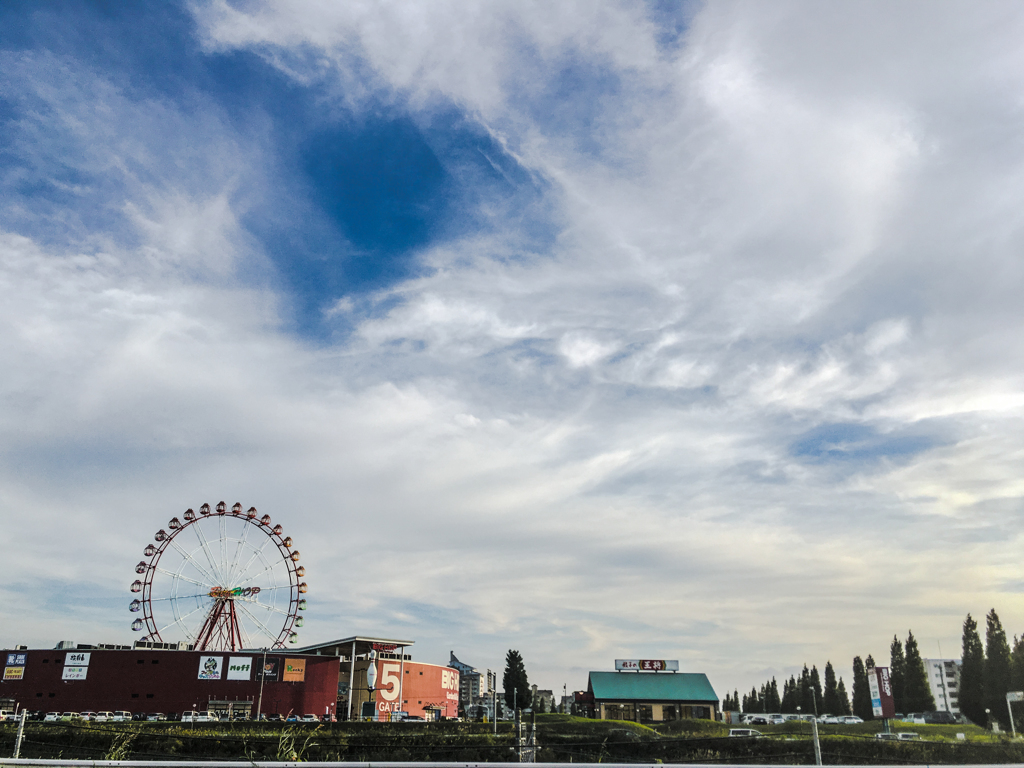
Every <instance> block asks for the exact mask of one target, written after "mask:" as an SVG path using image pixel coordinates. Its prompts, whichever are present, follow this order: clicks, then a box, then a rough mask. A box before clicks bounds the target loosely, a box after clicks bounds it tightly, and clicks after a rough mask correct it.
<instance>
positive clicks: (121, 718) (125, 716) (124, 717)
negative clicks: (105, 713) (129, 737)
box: [110, 709, 132, 723]
mask: <svg viewBox="0 0 1024 768" xmlns="http://www.w3.org/2000/svg"><path fill="white" fill-rule="evenodd" d="M131 721H132V713H131V712H126V711H125V710H123V709H119V710H118V711H117V712H115V713H114V715H113V717H111V718H110V722H112V723H130V722H131Z"/></svg>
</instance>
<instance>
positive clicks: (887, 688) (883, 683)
mask: <svg viewBox="0 0 1024 768" xmlns="http://www.w3.org/2000/svg"><path fill="white" fill-rule="evenodd" d="M868 688H869V689H870V690H871V712H872V714H874V716H875V717H882V718H890V717H894V716H895V715H896V702H895V700H894V699H893V697H892V680H890V678H889V668H888V667H874V668H872V669H869V670H868Z"/></svg>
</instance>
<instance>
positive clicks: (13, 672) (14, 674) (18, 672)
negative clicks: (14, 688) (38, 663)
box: [4, 667, 25, 680]
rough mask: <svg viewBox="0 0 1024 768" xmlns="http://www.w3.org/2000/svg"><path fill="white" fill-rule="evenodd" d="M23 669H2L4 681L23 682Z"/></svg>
mask: <svg viewBox="0 0 1024 768" xmlns="http://www.w3.org/2000/svg"><path fill="white" fill-rule="evenodd" d="M24 679H25V668H24V667H4V680H24Z"/></svg>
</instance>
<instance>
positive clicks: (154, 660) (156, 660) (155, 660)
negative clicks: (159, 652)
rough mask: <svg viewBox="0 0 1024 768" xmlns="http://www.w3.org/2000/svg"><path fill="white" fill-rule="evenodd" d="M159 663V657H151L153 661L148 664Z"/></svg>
mask: <svg viewBox="0 0 1024 768" xmlns="http://www.w3.org/2000/svg"><path fill="white" fill-rule="evenodd" d="M159 663H160V659H153V661H151V662H150V664H159Z"/></svg>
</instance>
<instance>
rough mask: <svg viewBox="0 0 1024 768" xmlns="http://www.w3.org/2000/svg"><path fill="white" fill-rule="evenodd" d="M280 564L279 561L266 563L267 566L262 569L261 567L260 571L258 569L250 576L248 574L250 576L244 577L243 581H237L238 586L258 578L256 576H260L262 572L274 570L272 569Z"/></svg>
mask: <svg viewBox="0 0 1024 768" xmlns="http://www.w3.org/2000/svg"><path fill="white" fill-rule="evenodd" d="M280 564H281V563H279V562H277V563H271V564H270V565H268V566H267V567H266V568H264V569H263V570H262V571H260V572H259V573H254V574H253V575H252V576H250V577H249V578H248V579H246V580H245V581H242V582H239V584H238V586H240V587H241V586H244V585H245V584H248V583H249V582H250V581H252V580H253V579H258V578H259V577H260V576H262V575H263V574H264V573H267V572H268V571H272V570H274V569H275V568H276V567H277V566H279V565H280Z"/></svg>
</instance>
